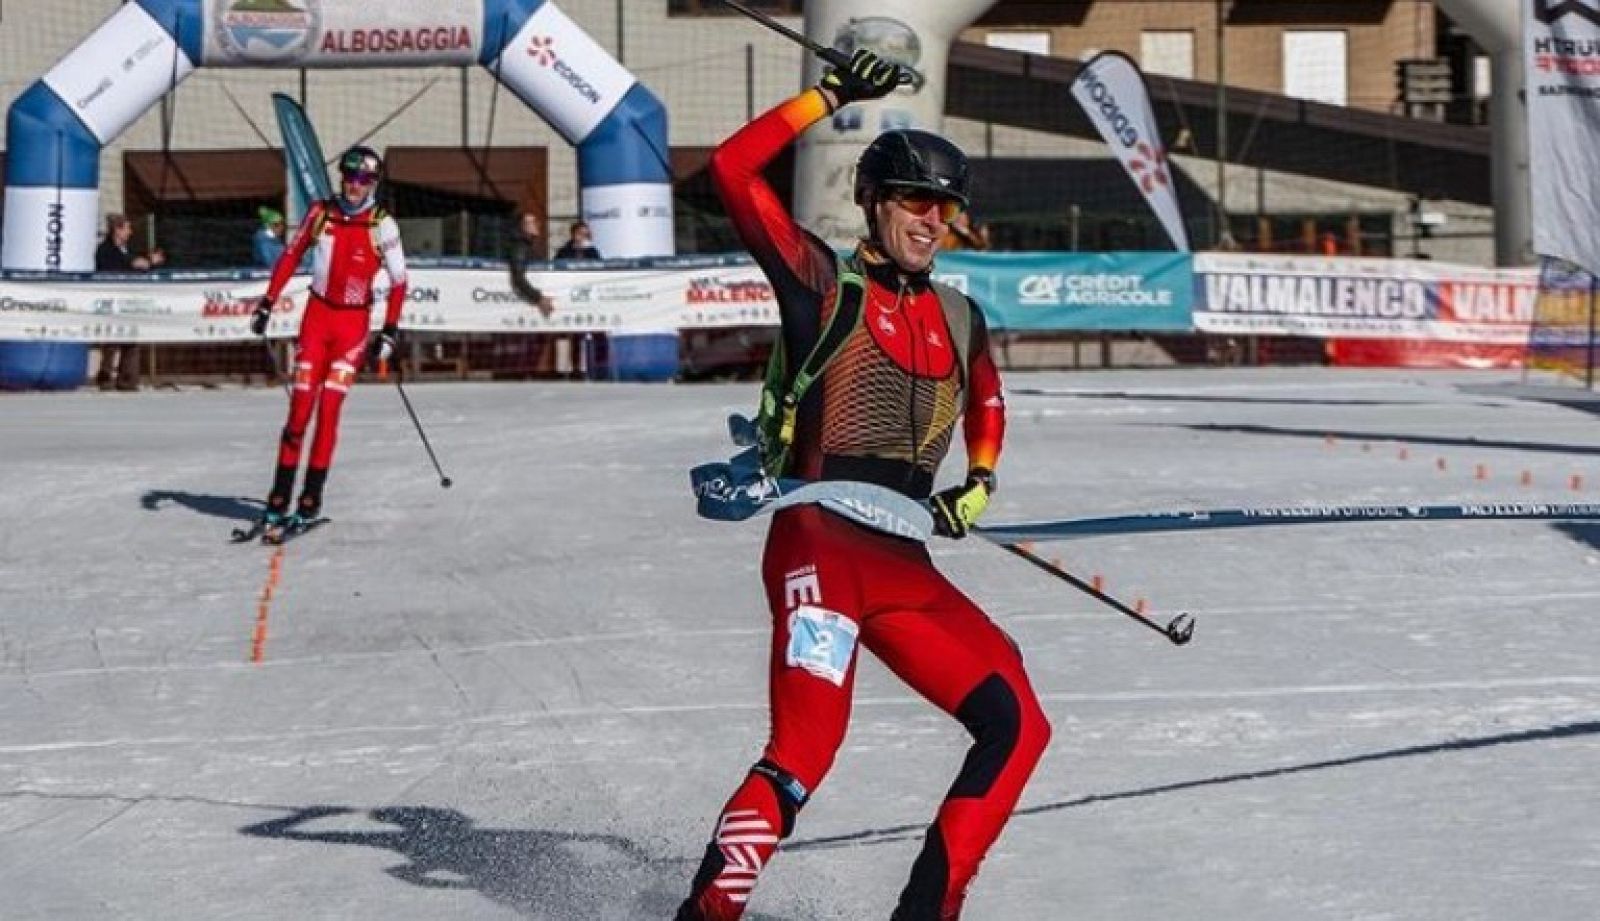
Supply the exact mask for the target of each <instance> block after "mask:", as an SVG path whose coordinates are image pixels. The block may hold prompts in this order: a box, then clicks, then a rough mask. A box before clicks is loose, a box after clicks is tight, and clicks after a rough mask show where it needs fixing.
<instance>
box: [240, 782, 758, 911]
mask: <svg viewBox="0 0 1600 921" xmlns="http://www.w3.org/2000/svg"><path fill="white" fill-rule="evenodd" d="M324 820H331V821H324ZM369 820H370V821H371V822H377V823H379V824H381V825H383V826H387V827H385V828H379V829H369V830H347V829H351V828H353V827H354V828H359V827H360V826H362V825H366V824H368V822H369ZM308 826H313V827H308ZM240 831H241V833H243V834H246V835H251V836H253V837H257V838H273V839H277V840H283V841H310V842H318V843H322V844H354V845H360V846H362V847H380V848H386V849H388V850H391V851H394V852H395V853H397V854H399V855H400V856H401V857H404V858H405V860H406V861H407V862H406V863H403V864H399V865H397V866H394V867H390V868H389V869H387V870H386V871H384V872H386V873H388V874H389V875H390V876H392V877H394V878H395V879H398V880H402V881H404V882H407V883H410V884H411V885H413V886H421V887H424V888H428V889H472V890H476V891H477V892H479V893H481V894H482V895H483V896H485V897H486V898H489V899H491V900H493V901H495V902H498V903H500V904H502V905H505V906H507V907H509V908H512V909H514V910H515V911H517V912H518V913H520V914H522V915H525V916H527V917H529V918H541V919H548V921H638V919H647V918H660V919H663V921H665V919H667V918H671V917H672V915H673V913H674V912H675V911H676V910H677V906H678V902H679V901H681V900H682V899H683V896H684V895H685V894H686V893H687V892H688V888H689V877H690V875H691V874H692V872H693V864H692V863H691V862H689V861H687V860H683V859H674V858H660V857H652V856H651V855H650V854H649V853H647V852H646V851H645V849H644V848H642V847H641V846H639V845H638V844H637V843H635V842H633V841H630V840H628V839H627V838H623V837H619V836H617V835H606V834H580V833H575V832H555V831H538V830H518V829H504V828H478V827H477V826H475V825H474V824H473V821H472V819H470V818H468V817H467V816H465V815H462V814H461V813H460V812H457V811H455V810H454V809H436V808H432V807H427V806H405V807H390V808H384V809H374V810H371V811H370V812H366V813H362V812H361V811H359V810H354V809H347V808H344V807H341V806H308V807H306V808H304V809H301V810H298V811H296V812H294V813H293V814H291V815H288V816H285V817H284V818H281V819H273V820H271V821H268V822H261V823H259V824H256V825H249V826H246V827H245V828H243V829H240ZM757 917H759V916H752V918H757ZM766 921H779V919H775V918H770V917H769V918H767V919H766Z"/></svg>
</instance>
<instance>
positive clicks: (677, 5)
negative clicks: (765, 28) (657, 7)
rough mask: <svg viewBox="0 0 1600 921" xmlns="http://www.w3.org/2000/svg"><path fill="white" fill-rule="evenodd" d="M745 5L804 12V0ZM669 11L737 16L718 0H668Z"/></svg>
mask: <svg viewBox="0 0 1600 921" xmlns="http://www.w3.org/2000/svg"><path fill="white" fill-rule="evenodd" d="M743 2H744V5H745V6H748V7H750V8H751V9H753V10H760V11H761V12H763V13H771V14H773V15H774V16H798V15H800V14H801V13H802V12H804V8H805V3H804V0H743ZM667 13H668V15H671V16H737V15H739V14H738V12H737V11H735V10H733V9H732V8H730V7H729V6H728V5H727V4H726V3H720V2H718V0H667Z"/></svg>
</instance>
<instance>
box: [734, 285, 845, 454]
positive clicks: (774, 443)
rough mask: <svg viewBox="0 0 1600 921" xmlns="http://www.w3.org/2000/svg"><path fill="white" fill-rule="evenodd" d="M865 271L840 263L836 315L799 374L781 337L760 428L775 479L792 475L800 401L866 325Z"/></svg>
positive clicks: (766, 385) (763, 392) (763, 391)
mask: <svg viewBox="0 0 1600 921" xmlns="http://www.w3.org/2000/svg"><path fill="white" fill-rule="evenodd" d="M859 268H860V267H859V266H857V265H856V264H855V263H854V261H853V260H847V261H841V262H840V263H839V269H838V281H837V282H836V283H835V285H834V288H835V290H834V301H833V312H832V313H831V314H830V315H829V317H828V321H827V323H826V324H825V325H824V326H823V328H822V332H821V334H819V335H818V336H817V341H816V343H815V344H814V345H812V347H811V351H810V353H808V354H807V355H806V357H805V360H804V361H802V362H800V364H799V365H798V366H797V367H795V368H793V369H791V368H790V367H789V366H788V356H787V355H786V354H785V349H784V345H783V335H782V333H781V332H780V333H779V335H778V341H777V343H776V344H774V345H773V348H772V357H771V358H770V359H768V362H767V374H766V380H765V381H764V382H763V384H762V387H761V408H760V412H759V422H758V426H759V428H760V430H761V431H762V433H763V434H764V436H765V441H766V443H765V444H764V446H763V450H762V459H763V461H764V464H765V466H766V467H767V470H768V472H770V473H772V474H774V475H781V474H783V473H785V472H787V466H788V461H789V446H790V445H791V444H793V443H794V430H795V423H796V420H797V417H798V416H799V412H800V401H801V400H802V399H804V398H805V395H806V391H808V390H810V389H811V385H812V384H814V383H816V380H817V378H818V377H820V376H821V375H822V372H823V371H824V370H825V369H826V368H827V367H828V363H829V362H831V361H833V359H834V357H835V356H836V355H838V354H839V350H840V349H841V348H842V347H843V346H844V344H845V341H846V340H847V339H849V338H850V334H851V333H853V332H855V331H856V329H857V328H858V327H859V326H860V325H861V314H862V309H863V308H864V306H865V305H866V301H867V281H866V279H865V278H864V277H863V276H862V274H861V272H860V271H859Z"/></svg>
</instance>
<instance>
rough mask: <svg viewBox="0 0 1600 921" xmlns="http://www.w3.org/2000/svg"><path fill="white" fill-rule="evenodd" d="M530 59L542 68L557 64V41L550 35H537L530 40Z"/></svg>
mask: <svg viewBox="0 0 1600 921" xmlns="http://www.w3.org/2000/svg"><path fill="white" fill-rule="evenodd" d="M528 57H531V58H533V59H534V61H535V62H537V63H538V64H539V65H540V66H542V67H549V66H550V65H551V64H554V63H555V62H556V40H555V39H553V38H551V37H550V36H548V35H535V36H534V37H532V38H530V39H528Z"/></svg>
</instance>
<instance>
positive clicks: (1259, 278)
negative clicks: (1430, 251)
mask: <svg viewBox="0 0 1600 921" xmlns="http://www.w3.org/2000/svg"><path fill="white" fill-rule="evenodd" d="M1194 284H1195V296H1194V324H1195V327H1196V328H1197V329H1199V330H1201V331H1202V332H1208V333H1224V334H1232V335H1252V334H1260V335H1272V336H1310V337H1314V338H1324V339H1328V338H1349V339H1431V340H1436V341H1442V342H1470V343H1479V344H1485V345H1517V346H1521V345H1524V344H1526V342H1527V341H1528V328H1529V324H1530V323H1531V322H1532V320H1533V314H1534V303H1535V300H1536V297H1537V294H1538V288H1537V276H1536V273H1535V271H1534V270H1532V269H1482V268H1474V267H1472V266H1463V265H1451V264H1449V263H1435V262H1412V261H1406V260H1397V259H1339V258H1334V259H1330V258H1319V257H1314V256H1273V255H1257V254H1223V253H1201V254H1199V255H1197V256H1195V282H1194Z"/></svg>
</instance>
